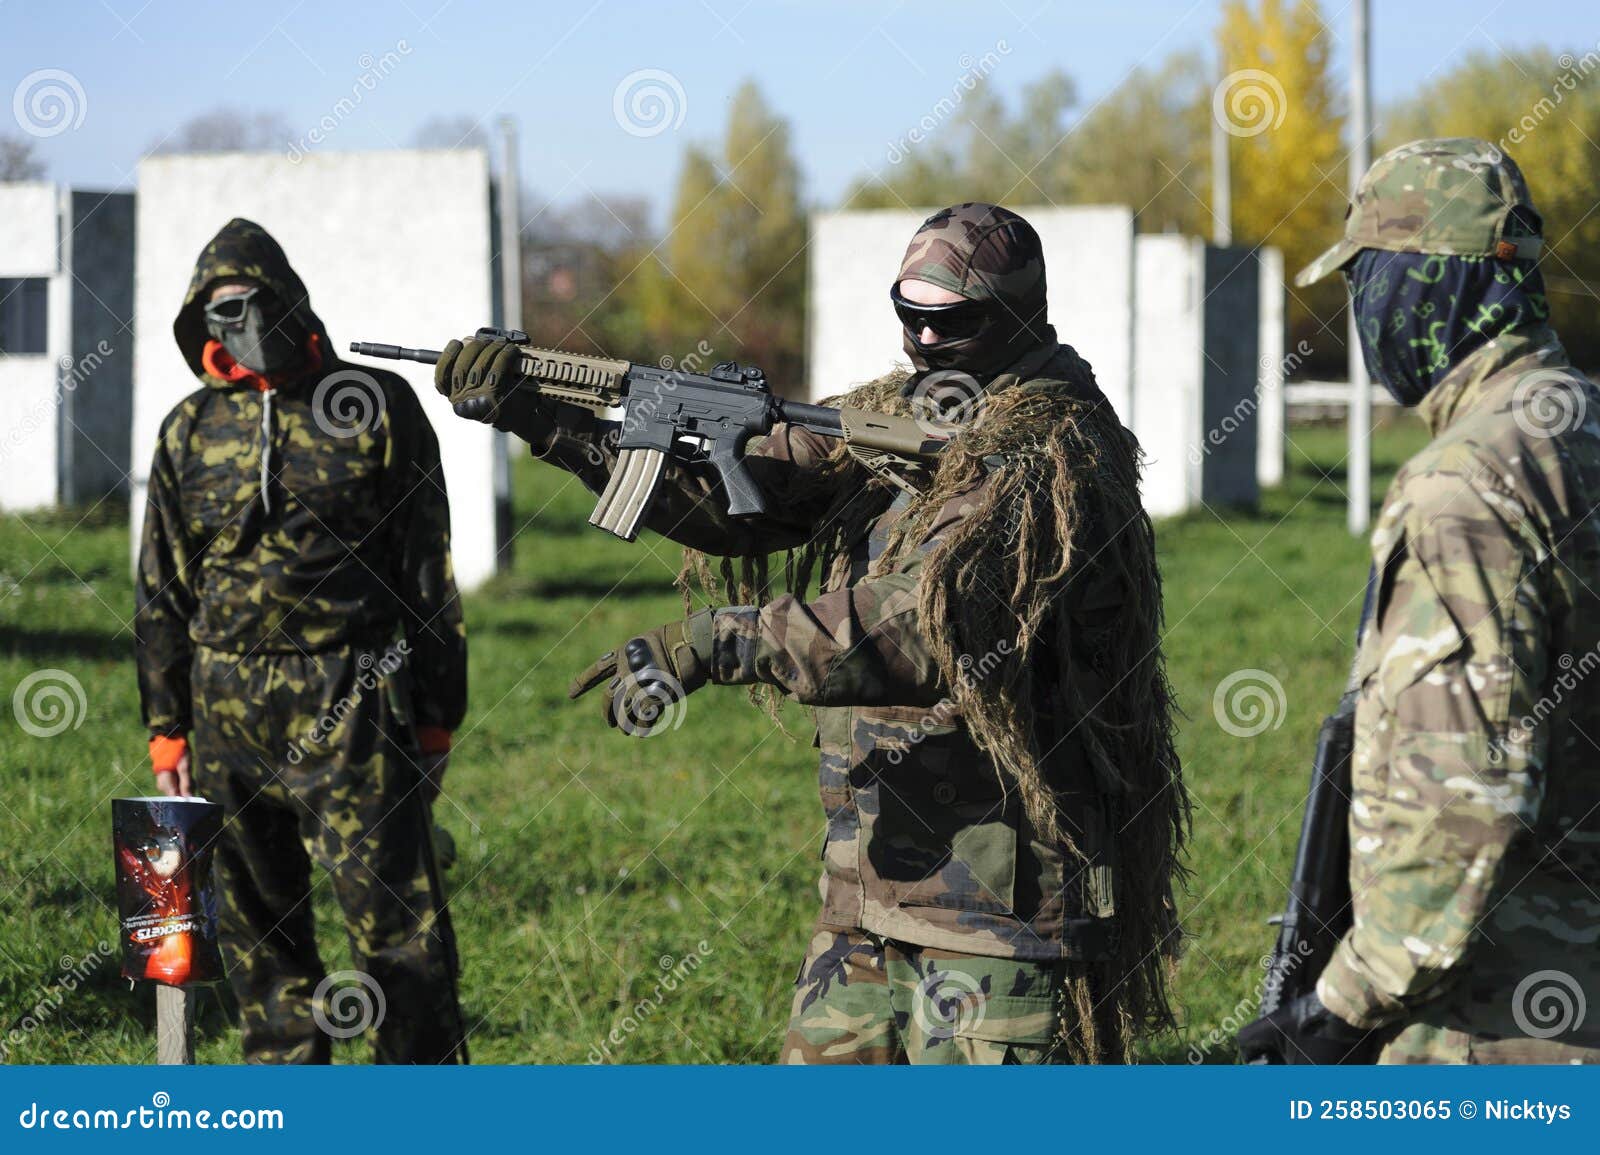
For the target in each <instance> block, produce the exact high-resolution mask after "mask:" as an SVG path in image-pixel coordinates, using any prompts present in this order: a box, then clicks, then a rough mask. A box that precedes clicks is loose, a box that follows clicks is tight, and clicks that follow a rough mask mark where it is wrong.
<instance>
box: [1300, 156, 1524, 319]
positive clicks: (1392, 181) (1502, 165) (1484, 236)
mask: <svg viewBox="0 0 1600 1155" xmlns="http://www.w3.org/2000/svg"><path fill="white" fill-rule="evenodd" d="M1516 209H1522V210H1524V211H1525V213H1527V214H1529V215H1530V216H1531V218H1532V220H1533V221H1534V222H1535V230H1536V231H1537V228H1538V225H1537V222H1538V220H1539V214H1538V211H1537V210H1536V209H1534V207H1533V198H1532V197H1530V196H1529V195H1528V186H1527V183H1526V182H1525V181H1524V180H1523V179H1522V170H1521V169H1519V168H1518V167H1517V163H1516V161H1514V160H1512V159H1511V158H1510V157H1509V156H1507V155H1506V154H1505V153H1503V152H1501V151H1500V150H1499V149H1498V148H1496V147H1495V146H1494V145H1493V144H1491V143H1490V142H1489V141H1486V140H1473V139H1471V138H1469V137H1455V138H1451V139H1447V140H1414V141H1412V142H1411V143H1410V144H1402V145H1401V146H1400V147H1399V148H1396V149H1392V150H1390V151H1389V152H1386V153H1384V154H1383V155H1382V156H1380V157H1379V158H1378V159H1377V160H1375V161H1374V162H1373V163H1372V167H1371V168H1369V169H1368V170H1367V174H1366V176H1364V177H1362V178H1361V184H1360V185H1359V186H1357V188H1356V199H1355V203H1354V204H1353V205H1351V206H1350V207H1349V208H1348V209H1347V210H1346V211H1345V226H1344V239H1343V240H1341V241H1340V242H1339V243H1338V244H1336V245H1334V246H1333V247H1332V248H1331V249H1329V250H1328V251H1327V252H1325V253H1323V254H1322V255H1321V256H1320V257H1318V258H1317V259H1316V260H1314V261H1312V262H1311V263H1310V264H1309V265H1307V266H1306V267H1305V268H1303V269H1301V270H1300V272H1299V273H1297V274H1296V275H1295V278H1294V283H1295V284H1296V285H1298V286H1299V287H1301V288H1304V287H1305V286H1307V285H1309V284H1311V283H1312V282H1313V281H1320V280H1321V279H1322V278H1323V277H1326V276H1327V275H1328V274H1329V273H1332V272H1336V271H1337V270H1339V269H1342V268H1344V266H1345V265H1347V264H1349V263H1350V261H1351V260H1353V259H1354V258H1355V255H1356V254H1357V253H1358V252H1360V251H1361V250H1362V249H1388V250H1389V251H1391V252H1396V253H1438V254H1441V255H1443V256H1454V257H1498V258H1500V259H1501V260H1510V259H1512V258H1522V259H1533V258H1535V257H1537V256H1538V255H1539V250H1540V248H1541V246H1542V245H1543V243H1544V241H1543V238H1542V237H1539V236H1516V235H1508V232H1507V229H1506V225H1507V224H1508V222H1510V220H1511V216H1512V213H1513V211H1514V210H1516Z"/></svg>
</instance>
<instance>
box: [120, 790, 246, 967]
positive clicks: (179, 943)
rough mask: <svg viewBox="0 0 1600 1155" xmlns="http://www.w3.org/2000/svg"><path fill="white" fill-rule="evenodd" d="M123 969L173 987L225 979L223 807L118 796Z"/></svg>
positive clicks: (193, 801) (188, 800) (194, 800)
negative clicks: (220, 920) (216, 870)
mask: <svg viewBox="0 0 1600 1155" xmlns="http://www.w3.org/2000/svg"><path fill="white" fill-rule="evenodd" d="M111 827H112V841H113V843H114V844H115V847H116V857H117V908H118V910H119V912H120V913H121V915H122V973H123V976H124V977H126V978H130V979H151V980H153V981H155V982H158V983H166V984H167V985H168V986H174V987H181V986H186V985H188V984H189V983H208V982H215V981H217V980H218V979H220V978H222V956H221V954H219V953H218V951H217V896H216V889H215V887H214V886H213V885H212V882H211V848H212V846H213V844H214V843H215V842H216V840H217V837H218V836H219V835H220V834H221V832H222V807H220V806H218V805H217V804H216V803H214V802H205V801H202V800H201V799H199V798H167V797H159V798H113V799H112V800H111Z"/></svg>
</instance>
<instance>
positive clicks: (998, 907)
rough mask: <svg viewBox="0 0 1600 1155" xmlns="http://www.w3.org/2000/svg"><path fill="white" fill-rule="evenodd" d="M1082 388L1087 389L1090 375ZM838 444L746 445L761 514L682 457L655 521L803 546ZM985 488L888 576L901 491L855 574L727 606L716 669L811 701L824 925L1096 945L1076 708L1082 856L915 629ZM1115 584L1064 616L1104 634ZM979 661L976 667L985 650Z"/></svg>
mask: <svg viewBox="0 0 1600 1155" xmlns="http://www.w3.org/2000/svg"><path fill="white" fill-rule="evenodd" d="M1058 357H1070V359H1071V361H1072V362H1073V363H1075V364H1079V365H1081V362H1077V358H1076V355H1075V354H1071V353H1070V350H1066V349H1064V348H1061V349H1059V350H1058V347H1057V346H1056V345H1055V343H1054V341H1051V342H1050V343H1049V344H1048V345H1047V346H1045V347H1043V348H1041V349H1039V350H1037V351H1035V352H1034V353H1033V354H1031V355H1030V356H1028V357H1025V358H1023V360H1022V361H1021V362H1019V363H1018V365H1017V366H1015V367H1014V371H1013V372H1012V373H1010V374H1007V375H1003V376H1002V377H1001V378H997V379H996V380H995V381H994V382H992V383H991V385H990V389H991V390H999V389H1001V388H1004V387H1006V386H1007V385H1008V384H1011V383H1015V382H1016V381H1017V380H1019V378H1020V379H1022V380H1040V379H1050V378H1055V377H1057V376H1061V375H1062V374H1058V373H1055V372H1053V370H1055V369H1057V368H1058V367H1060V366H1058V363H1057V360H1056V359H1057V358H1058ZM1088 388H1089V389H1090V390H1091V391H1093V388H1094V387H1093V385H1092V383H1091V384H1090V385H1088ZM602 445H603V443H602ZM833 447H834V445H833V443H832V442H830V441H829V440H827V439H826V438H823V437H821V436H818V435H816V434H813V433H810V432H808V431H806V430H803V429H798V428H795V427H792V426H787V425H780V426H778V427H776V428H775V429H774V430H773V431H772V432H771V433H770V434H769V435H768V436H767V437H766V438H764V439H761V440H755V441H752V442H751V443H750V445H749V446H748V448H747V451H746V460H747V462H748V463H749V466H750V471H751V474H752V476H753V477H754V479H755V481H756V483H757V484H758V485H759V486H760V487H761V489H762V491H763V492H764V493H765V494H767V495H768V497H769V502H768V504H769V509H770V512H769V513H768V514H766V515H762V516H759V517H756V518H733V517H730V516H728V514H727V513H726V511H725V509H724V507H723V504H722V503H721V501H719V500H718V498H717V497H716V496H714V494H713V491H714V490H715V488H716V481H715V478H714V476H713V475H711V474H710V473H708V472H707V471H705V470H700V469H694V468H691V467H686V466H683V465H679V464H672V465H669V466H668V468H667V473H666V475H665V476H664V478H663V481H662V489H661V491H660V493H659V495H658V497H657V499H656V501H655V503H654V507H653V509H652V512H651V515H650V522H649V524H650V526H651V528H652V529H655V530H656V531H657V532H659V533H662V534H664V535H666V536H668V537H670V538H673V539H674V540H676V541H678V542H680V543H682V544H684V545H687V546H689V547H691V548H694V549H697V550H701V551H704V552H706V553H712V554H718V555H745V554H755V553H763V552H767V553H770V552H776V551H780V550H786V549H791V548H794V547H797V546H799V545H801V544H803V543H805V542H806V541H808V540H809V539H811V538H812V536H813V535H814V534H815V533H816V532H817V526H818V519H819V517H820V516H821V513H822V511H823V510H826V509H827V508H829V506H830V505H831V504H832V501H833V499H834V497H835V496H836V495H835V494H834V493H832V492H820V491H819V487H818V486H817V485H815V484H809V485H808V484H807V483H808V482H814V479H815V477H816V474H817V468H818V466H819V465H820V463H821V462H822V461H823V460H824V459H826V458H827V457H828V455H829V453H830V451H831V450H832V449H833ZM535 452H536V454H538V455H540V456H542V457H544V458H545V459H546V460H550V461H552V462H554V463H556V464H559V465H561V466H562V467H564V468H567V469H569V470H571V471H572V472H574V473H575V474H577V475H578V476H579V477H580V478H581V479H583V480H584V482H585V483H586V484H588V485H589V486H590V487H591V488H593V489H596V490H597V491H598V490H599V489H600V488H601V487H603V485H604V483H605V480H606V477H607V475H608V473H609V467H610V464H611V457H612V455H611V453H610V451H609V450H606V449H604V448H602V450H601V453H600V454H598V455H597V454H596V453H595V446H594V443H593V442H592V441H590V440H587V439H585V438H583V437H580V436H576V435H574V434H572V433H568V432H558V433H556V434H554V435H553V436H552V439H551V441H550V442H549V443H548V444H547V445H545V446H539V447H536V450H535ZM597 456H598V457H599V458H601V460H599V461H596V460H595V458H596V457H597ZM851 476H852V477H853V482H852V483H854V484H861V478H860V477H859V476H858V475H851ZM980 492H981V487H980V488H978V489H974V490H972V491H971V492H970V493H968V494H966V495H964V496H958V497H957V498H955V499H953V500H951V501H950V502H948V503H947V504H946V505H945V507H944V508H943V509H942V511H941V512H940V513H939V514H938V516H937V517H936V518H935V519H934V521H933V523H932V524H931V526H930V528H929V529H928V531H927V534H926V537H925V540H924V542H923V545H922V548H921V549H920V550H918V551H914V552H912V553H911V554H910V555H909V557H908V560H906V561H904V562H902V563H901V564H900V565H899V566H897V567H896V568H895V569H894V571H893V572H890V573H886V574H879V575H874V576H872V577H868V576H867V570H868V567H869V565H870V564H871V562H872V561H873V559H874V558H875V557H876V556H877V555H878V553H879V552H880V551H881V549H882V548H883V545H884V542H885V540H886V538H887V537H888V533H889V530H890V527H891V526H892V525H893V524H894V521H895V520H896V519H897V518H898V517H899V516H901V514H902V512H903V510H904V503H903V502H896V503H895V504H894V505H892V506H891V507H890V508H889V509H888V511H887V512H886V513H885V514H884V515H883V516H882V517H880V518H878V519H877V520H876V522H875V523H874V524H872V525H871V526H870V529H869V532H868V533H867V534H866V535H865V536H864V537H863V538H862V539H861V540H859V541H857V542H856V543H855V544H854V548H853V550H852V551H851V565H850V572H849V575H848V579H847V580H846V581H845V582H843V583H842V584H836V585H834V586H833V587H831V588H825V589H824V591H823V592H822V593H821V594H820V595H819V596H816V597H813V598H811V599H809V600H805V601H802V600H799V599H797V598H795V597H793V596H791V595H784V596H781V597H778V598H775V599H774V600H772V601H771V602H769V603H768V604H766V605H764V606H761V607H730V608H724V609H721V610H719V611H718V612H717V614H716V615H715V623H714V624H715V628H714V634H715V643H714V650H715V652H714V654H713V657H712V662H711V666H712V672H711V680H712V681H714V682H717V683H720V684H725V685H728V684H735V685H739V684H752V683H758V682H759V683H765V684H769V685H774V686H777V687H779V688H780V689H781V690H783V691H784V692H785V693H786V694H787V695H788V696H789V697H792V698H793V699H794V700H796V701H798V702H801V703H803V704H806V705H810V706H813V707H816V709H815V716H816V735H815V743H816V745H817V747H818V748H819V750H820V754H821V760H820V768H819V786H820V791H821V796H822V806H823V811H824V813H825V816H826V824H827V829H826V840H825V842H824V845H823V849H822V859H823V873H822V879H821V893H822V914H821V923H822V925H823V926H825V927H834V928H839V929H846V930H849V929H862V930H867V931H870V932H872V933H875V934H879V935H882V936H884V937H886V938H891V939H896V940H899V941H902V942H906V943H911V944H916V945H919V946H926V947H936V948H943V949H949V950H956V951H961V952H963V953H967V954H972V955H982V956H989V957H996V958H1014V959H1034V960H1055V959H1062V958H1068V959H1084V960H1101V959H1104V958H1106V957H1107V956H1108V954H1109V952H1110V949H1111V942H1112V937H1113V923H1114V920H1113V918H1112V917H1111V908H1112V895H1111V882H1110V854H1111V850H1110V839H1109V837H1108V836H1107V834H1106V829H1107V821H1106V817H1105V815H1104V814H1103V812H1102V810H1101V806H1102V799H1101V795H1100V793H1099V792H1098V790H1097V789H1096V786H1095V782H1094V776H1093V773H1092V771H1091V770H1090V768H1089V765H1088V761H1087V758H1086V756H1085V753H1084V751H1083V749H1082V747H1081V745H1080V743H1079V742H1078V741H1077V740H1076V739H1075V738H1074V737H1073V736H1072V727H1071V725H1070V723H1069V722H1068V721H1067V720H1066V719H1059V720H1058V723H1059V733H1058V734H1056V735H1052V736H1051V739H1050V741H1048V742H1047V743H1045V745H1046V746H1047V748H1050V749H1051V754H1050V757H1049V759H1048V773H1049V776H1050V780H1051V782H1052V784H1053V785H1054V786H1056V788H1057V789H1058V791H1059V794H1060V796H1061V797H1062V801H1063V810H1064V811H1065V812H1067V813H1069V814H1071V815H1072V816H1073V819H1074V821H1075V822H1076V823H1077V825H1078V828H1079V832H1080V837H1079V838H1078V842H1079V848H1080V850H1082V851H1083V852H1084V855H1085V857H1086V858H1087V860H1088V861H1087V862H1085V861H1080V860H1078V859H1075V858H1071V857H1069V856H1068V855H1067V854H1066V853H1065V852H1064V849H1063V847H1061V846H1059V845H1055V844H1046V843H1045V842H1042V841H1040V840H1038V839H1037V838H1035V837H1034V832H1033V831H1032V830H1031V828H1030V827H1029V825H1028V823H1027V821H1026V819H1025V818H1024V816H1023V814H1022V805H1021V802H1020V800H1019V798H1018V796H1017V792H1016V789H1015V788H1014V787H1012V788H1010V789H1009V790H1007V788H1006V787H1004V786H1003V785H1002V780H1001V777H1000V775H999V773H998V771H997V770H996V768H995V767H994V765H993V764H992V762H991V761H990V759H989V758H988V756H987V755H986V754H984V753H983V752H982V751H981V750H980V749H979V748H978V747H977V746H976V745H975V744H974V742H973V740H972V737H971V736H970V734H969V733H968V730H967V727H966V725H965V724H964V722H963V719H962V717H961V715H960V712H959V711H958V710H956V709H955V707H954V706H953V704H952V703H951V701H950V700H949V699H948V697H947V696H946V694H947V689H946V687H945V686H943V685H942V684H941V682H942V680H941V677H940V674H939V670H938V668H937V665H936V663H935V660H934V658H933V656H932V655H931V653H930V651H929V648H928V646H927V644H926V641H925V639H924V638H923V636H922V635H921V633H920V632H919V630H918V628H917V624H916V603H917V594H916V589H917V581H918V574H919V570H920V567H921V563H922V560H923V558H924V556H925V555H926V553H927V551H928V549H929V548H931V547H932V545H933V544H934V543H935V542H937V541H938V540H939V538H940V536H941V534H943V533H945V532H947V531H948V530H949V529H950V527H951V526H952V525H954V524H955V523H956V522H957V521H958V520H959V519H961V518H963V517H964V516H966V515H967V513H968V512H969V511H970V509H971V508H972V507H973V505H974V504H975V502H976V499H977V497H978V495H979V493H980ZM1117 597H1118V591H1117V590H1116V589H1115V588H1114V586H1113V585H1112V584H1111V583H1110V582H1109V581H1107V582H1103V583H1102V582H1097V581H1096V580H1092V579H1085V581H1084V582H1083V583H1081V584H1078V585H1074V586H1073V587H1072V596H1071V597H1070V598H1069V599H1068V601H1069V603H1070V604H1067V605H1065V606H1064V607H1063V610H1062V612H1066V613H1074V614H1079V613H1081V614H1082V615H1083V618H1084V620H1083V623H1082V624H1083V629H1082V635H1083V636H1084V637H1085V638H1086V639H1087V638H1092V637H1093V636H1094V618H1095V616H1096V614H1097V613H1098V612H1103V610H1104V609H1105V607H1106V606H1107V605H1114V604H1116V599H1117ZM973 660H974V662H975V663H981V662H982V661H983V660H984V656H983V655H973ZM983 672H984V671H982V670H975V671H974V673H975V676H981V674H982V673H983Z"/></svg>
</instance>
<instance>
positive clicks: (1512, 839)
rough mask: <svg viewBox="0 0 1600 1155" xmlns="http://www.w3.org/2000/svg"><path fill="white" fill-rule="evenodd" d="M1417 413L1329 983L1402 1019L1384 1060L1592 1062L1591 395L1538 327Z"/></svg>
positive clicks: (1388, 504) (1596, 874)
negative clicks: (1345, 909)
mask: <svg viewBox="0 0 1600 1155" xmlns="http://www.w3.org/2000/svg"><path fill="white" fill-rule="evenodd" d="M1422 412H1423V415H1424V416H1425V417H1426V419H1427V420H1428V423H1429V425H1430V427H1431V429H1432V430H1433V433H1434V440H1433V442H1432V443H1431V444H1430V445H1429V446H1428V447H1427V448H1426V449H1425V450H1423V451H1422V452H1421V453H1420V454H1418V455H1417V456H1416V457H1414V458H1412V459H1411V460H1410V461H1409V462H1407V463H1406V465H1405V467H1404V468H1403V469H1402V470H1401V471H1400V473H1399V474H1398V475H1397V476H1396V478H1395V480H1394V483H1393V485H1392V486H1391V487H1390V490H1389V493H1388V496H1387V498H1386V499H1385V501H1384V506H1383V511H1382V514H1381V516H1380V519H1379V523H1378V526H1377V529H1376V531H1375V533H1374V534H1373V561H1374V564H1375V566H1376V571H1375V572H1376V573H1377V574H1378V575H1380V582H1379V586H1378V594H1377V602H1376V606H1375V610H1374V616H1373V619H1372V625H1371V626H1370V627H1369V628H1368V629H1367V631H1366V637H1365V638H1364V639H1363V642H1362V645H1361V648H1360V652H1359V656H1358V660H1357V667H1356V673H1357V677H1358V679H1359V682H1360V696H1359V699H1358V706H1357V711H1356V745H1355V757H1354V761H1353V764H1352V778H1353V781H1352V785H1353V794H1352V802H1351V823H1350V834H1351V845H1352V867H1351V883H1352V890H1353V892H1354V895H1355V898H1354V914H1355V925H1354V928H1353V930H1352V931H1351V932H1350V933H1349V934H1348V935H1347V936H1346V938H1345V940H1344V942H1343V943H1342V944H1341V945H1340V947H1339V949H1338V951H1337V952H1336V953H1335V955H1334V957H1333V959H1332V961H1331V962H1330V964H1329V966H1328V968H1327V969H1326V970H1325V971H1324V973H1323V975H1322V977H1321V981H1320V983H1319V984H1318V993H1319V994H1320V995H1321V997H1322V999H1323V1001H1324V1002H1325V1003H1326V1004H1327V1005H1328V1006H1329V1007H1330V1008H1331V1009H1332V1010H1333V1011H1334V1012H1335V1013H1336V1014H1338V1015H1340V1016H1341V1017H1342V1018H1344V1019H1346V1020H1348V1021H1350V1022H1353V1023H1356V1024H1358V1025H1362V1026H1384V1027H1386V1028H1388V1029H1389V1031H1390V1032H1392V1034H1393V1037H1392V1039H1391V1041H1390V1042H1389V1043H1388V1046H1387V1048H1386V1049H1385V1051H1384V1054H1383V1057H1384V1059H1385V1060H1391V1061H1393V1060H1399V1061H1407V1060H1410V1061H1444V1062H1518V1061H1535V1062H1564V1061H1569V1060H1572V1059H1580V1058H1583V1059H1587V1060H1589V1061H1595V1060H1596V1059H1597V1058H1600V1016H1597V1015H1595V1014H1594V1013H1593V1010H1594V1008H1595V1007H1596V1006H1597V1005H1600V681H1591V680H1589V679H1591V678H1594V677H1597V676H1600V521H1597V519H1596V512H1595V511H1596V509H1597V508H1600V393H1597V391H1596V390H1595V388H1594V387H1593V386H1592V385H1591V384H1590V383H1589V382H1588V381H1587V380H1585V379H1584V378H1583V376H1582V375H1581V374H1579V373H1577V372H1576V371H1575V370H1574V369H1572V368H1571V366H1570V365H1569V364H1568V362H1567V358H1566V354H1565V352H1564V351H1563V350H1562V347H1561V344H1560V342H1559V341H1558V340H1557V339H1556V337H1555V334H1554V333H1552V332H1550V330H1548V329H1546V328H1543V327H1540V328H1536V329H1534V330H1532V331H1527V332H1517V333H1510V334H1505V335H1502V336H1500V337H1498V338H1496V339H1495V340H1493V341H1492V342H1490V343H1489V344H1487V345H1485V346H1483V347H1482V348H1480V349H1478V350H1477V351H1475V352H1474V353H1472V354H1471V355H1470V356H1469V357H1467V358H1466V359H1465V360H1464V361H1462V362H1461V364H1459V365H1458V366H1456V368H1455V369H1454V370H1453V371H1452V372H1451V373H1450V374H1449V376H1447V377H1446V378H1445V379H1444V380H1442V381H1441V382H1440V383H1439V384H1438V385H1436V386H1435V387H1434V388H1433V389H1432V391H1431V392H1429V394H1428V395H1427V397H1426V398H1425V399H1424V401H1423V403H1422ZM1586 1003H1587V1006H1588V1008H1589V1014H1588V1016H1587V1020H1585V1015H1584V1012H1583V1009H1582V1008H1583V1007H1584V1006H1585V1004H1586Z"/></svg>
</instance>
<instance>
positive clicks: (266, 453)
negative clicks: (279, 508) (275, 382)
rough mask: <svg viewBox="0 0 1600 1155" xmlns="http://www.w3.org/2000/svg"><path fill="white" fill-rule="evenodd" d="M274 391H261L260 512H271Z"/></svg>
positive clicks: (275, 392)
mask: <svg viewBox="0 0 1600 1155" xmlns="http://www.w3.org/2000/svg"><path fill="white" fill-rule="evenodd" d="M277 392H278V391H277V390H276V389H263V390H262V391H261V511H262V512H263V513H271V512H272V399H273V397H274V396H276V395H277Z"/></svg>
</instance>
